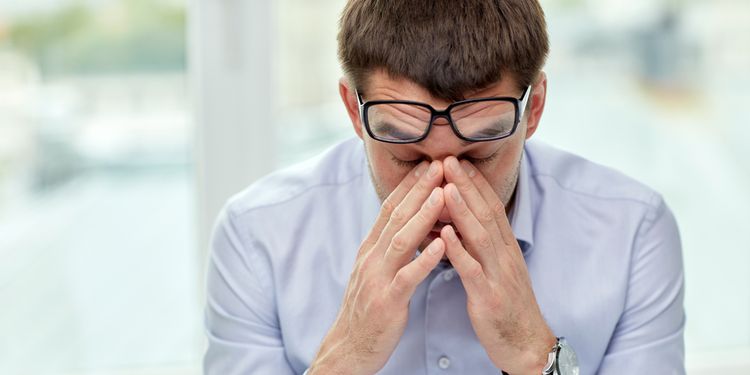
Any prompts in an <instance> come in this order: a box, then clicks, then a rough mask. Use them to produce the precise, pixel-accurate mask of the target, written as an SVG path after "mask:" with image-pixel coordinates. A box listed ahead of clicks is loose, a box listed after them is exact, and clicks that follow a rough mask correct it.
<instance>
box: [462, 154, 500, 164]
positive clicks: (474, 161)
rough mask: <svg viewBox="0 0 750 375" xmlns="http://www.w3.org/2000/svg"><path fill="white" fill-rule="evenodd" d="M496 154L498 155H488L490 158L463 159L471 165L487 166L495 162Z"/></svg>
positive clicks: (468, 157) (469, 157)
mask: <svg viewBox="0 0 750 375" xmlns="http://www.w3.org/2000/svg"><path fill="white" fill-rule="evenodd" d="M497 154H498V153H497V152H495V153H493V154H492V155H490V156H488V157H486V158H473V157H471V156H465V157H464V159H466V160H467V161H468V162H470V163H471V164H474V165H482V164H487V163H489V162H491V161H493V160H495V158H497Z"/></svg>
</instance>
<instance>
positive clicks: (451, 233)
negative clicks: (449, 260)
mask: <svg viewBox="0 0 750 375" xmlns="http://www.w3.org/2000/svg"><path fill="white" fill-rule="evenodd" d="M448 228H450V229H446V230H445V231H446V232H447V234H446V235H447V236H448V239H449V240H451V241H456V240H458V237H456V231H455V230H453V227H452V226H450V225H448Z"/></svg>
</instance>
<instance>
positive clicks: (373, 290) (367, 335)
mask: <svg viewBox="0 0 750 375" xmlns="http://www.w3.org/2000/svg"><path fill="white" fill-rule="evenodd" d="M427 166H428V163H427V162H422V163H421V164H420V165H418V166H417V167H416V168H415V169H414V170H413V171H412V172H410V173H409V174H408V175H407V176H406V177H405V178H404V179H403V181H401V183H400V184H399V185H398V187H396V189H395V190H394V191H393V192H392V193H391V194H390V196H388V198H387V199H386V200H385V202H383V206H382V208H381V210H380V215H379V216H378V219H377V221H376V222H375V225H374V226H373V228H372V230H371V231H370V233H369V235H368V236H367V238H366V239H365V240H364V242H363V243H362V245H361V246H360V248H359V252H358V254H357V258H356V262H355V265H354V270H353V272H352V275H351V278H350V280H349V285H348V286H347V289H346V292H345V294H344V299H343V302H342V307H341V309H340V310H339V314H338V316H337V318H336V320H335V322H334V324H333V326H332V327H331V329H330V330H329V331H328V334H327V335H326V337H325V338H324V339H323V342H322V344H321V347H320V349H319V351H318V354H317V355H316V357H315V359H314V360H313V362H312V364H311V366H310V374H373V373H375V372H377V371H378V370H380V369H381V368H382V367H383V366H384V365H385V363H386V362H387V361H388V358H390V356H391V354H392V353H393V350H394V349H395V348H396V345H397V344H398V342H399V340H400V339H401V336H402V335H403V333H404V329H405V328H406V323H407V321H408V308H409V300H410V299H411V296H412V294H413V293H414V290H415V289H416V288H417V285H419V283H421V282H422V280H424V279H425V277H427V275H429V274H430V271H432V269H433V268H435V266H436V265H437V264H438V262H439V261H440V259H441V258H442V256H443V253H444V250H445V244H444V243H443V241H442V239H440V238H436V239H435V240H433V241H432V242H431V243H430V244H429V245H428V246H427V248H426V249H425V251H423V252H422V253H421V254H420V255H419V256H418V257H417V258H416V259H413V258H414V255H415V253H416V249H417V247H418V246H419V244H420V243H421V242H422V241H423V240H424V238H425V237H426V236H427V234H428V233H429V232H430V231H431V230H432V228H433V226H434V224H435V223H436V222H437V220H438V217H439V216H440V212H441V211H442V210H443V208H444V207H445V201H444V198H443V191H442V188H440V187H439V186H440V185H441V184H442V182H443V170H442V163H441V162H439V161H433V162H432V163H431V164H430V165H429V170H428V168H427ZM412 259H413V260H412Z"/></svg>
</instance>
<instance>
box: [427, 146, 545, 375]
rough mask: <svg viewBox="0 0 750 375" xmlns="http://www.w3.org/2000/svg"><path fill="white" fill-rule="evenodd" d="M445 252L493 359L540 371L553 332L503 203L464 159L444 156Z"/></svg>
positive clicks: (512, 368)
mask: <svg viewBox="0 0 750 375" xmlns="http://www.w3.org/2000/svg"><path fill="white" fill-rule="evenodd" d="M444 165H445V176H446V180H447V181H448V184H447V185H446V186H445V200H446V206H447V207H448V212H449V214H450V217H451V220H452V222H453V225H455V226H456V228H457V229H458V231H459V232H460V233H461V235H462V241H461V240H459V239H458V237H457V236H456V233H455V231H454V229H453V227H451V226H450V225H446V226H445V227H443V229H442V231H441V233H440V234H441V238H443V240H444V241H445V243H446V254H447V256H448V259H450V261H451V263H452V264H453V266H454V268H455V269H456V271H457V272H458V274H459V276H460V278H461V282H462V283H463V286H464V289H465V290H466V295H467V306H466V307H467V311H468V315H469V318H470V320H471V324H472V326H473V327H474V331H475V332H476V334H477V337H478V338H479V342H480V343H481V344H482V346H483V347H484V348H485V350H486V351H487V354H488V355H489V357H490V359H491V360H492V362H493V363H494V364H495V365H496V366H497V367H498V368H502V369H503V370H504V371H506V372H508V373H510V374H513V375H518V374H536V375H538V374H541V373H542V369H543V367H544V365H545V364H546V362H547V354H548V353H549V352H550V350H551V349H552V347H553V346H554V345H555V342H556V338H555V335H554V334H553V333H552V331H551V330H550V328H549V327H548V326H547V323H546V322H545V321H544V318H543V317H542V313H541V310H540V309H539V305H538V304H537V301H536V297H535V296H534V291H533V290H532V287H531V280H530V279H529V275H528V270H527V268H526V262H525V260H524V258H523V254H522V253H521V249H520V247H519V246H518V242H517V241H516V238H515V236H514V235H513V231H512V229H511V227H510V223H509V222H508V218H507V215H506V213H505V206H504V205H503V203H502V202H501V201H500V199H499V197H498V196H497V194H496V193H495V191H494V190H493V189H492V187H491V186H490V184H489V183H488V182H487V180H485V178H484V177H483V176H482V174H481V173H479V171H478V170H477V169H476V168H475V167H474V166H473V165H471V163H469V162H467V161H465V160H464V161H461V162H460V163H459V161H458V160H457V159H456V158H454V157H448V158H446V159H445V161H444Z"/></svg>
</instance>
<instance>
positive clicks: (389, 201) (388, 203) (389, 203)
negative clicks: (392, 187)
mask: <svg viewBox="0 0 750 375" xmlns="http://www.w3.org/2000/svg"><path fill="white" fill-rule="evenodd" d="M395 209H396V204H395V203H393V198H391V197H388V198H386V199H385V200H384V201H383V204H382V205H381V206H380V212H382V213H384V214H386V215H388V216H391V215H392V214H393V211H394V210H395Z"/></svg>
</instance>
